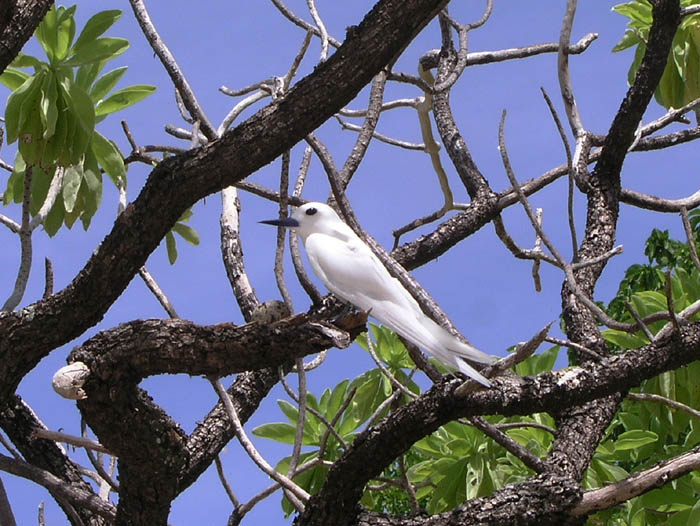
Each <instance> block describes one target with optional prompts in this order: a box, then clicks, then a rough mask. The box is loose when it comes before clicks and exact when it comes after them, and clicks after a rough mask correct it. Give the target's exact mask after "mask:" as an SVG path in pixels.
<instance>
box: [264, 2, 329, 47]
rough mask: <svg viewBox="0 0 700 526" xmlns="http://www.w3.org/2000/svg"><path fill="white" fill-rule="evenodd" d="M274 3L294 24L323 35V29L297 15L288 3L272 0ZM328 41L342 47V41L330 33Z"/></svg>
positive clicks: (317, 34)
mask: <svg viewBox="0 0 700 526" xmlns="http://www.w3.org/2000/svg"><path fill="white" fill-rule="evenodd" d="M272 3H273V4H274V5H275V7H276V8H277V9H279V11H280V13H282V14H283V15H284V16H285V17H286V18H287V19H288V20H289V21H290V22H292V23H293V24H296V25H297V26H299V27H301V28H302V29H305V30H306V31H310V32H312V33H313V34H314V35H316V36H317V37H320V36H321V31H320V30H319V29H318V28H317V27H315V26H313V25H311V24H309V23H308V22H307V21H305V20H303V19H301V18H299V17H298V16H297V15H295V14H294V13H293V12H292V11H291V10H290V9H289V8H288V7H287V6H286V5H284V3H283V2H282V1H281V0H272ZM327 38H328V43H329V44H330V45H331V46H333V47H335V48H338V47H340V44H341V42H340V41H338V40H336V39H335V38H333V37H332V36H330V35H328V36H327Z"/></svg>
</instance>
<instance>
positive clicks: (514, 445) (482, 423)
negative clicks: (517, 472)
mask: <svg viewBox="0 0 700 526" xmlns="http://www.w3.org/2000/svg"><path fill="white" fill-rule="evenodd" d="M469 422H470V423H471V424H472V425H473V426H474V427H476V428H477V429H478V430H479V431H481V432H482V433H484V434H485V435H486V436H488V437H490V438H491V439H492V440H493V441H494V442H496V443H497V444H499V445H500V446H501V447H503V448H504V449H505V450H506V451H509V452H510V453H512V454H513V455H515V456H516V457H517V458H518V459H520V461H521V462H522V463H523V464H525V465H526V466H527V467H529V468H530V469H531V470H533V471H534V472H535V473H544V472H545V471H547V469H548V467H547V463H546V462H544V461H543V460H542V459H540V458H539V457H538V456H537V455H535V454H534V453H533V452H532V451H530V450H529V449H527V448H526V447H525V446H523V445H521V444H519V443H518V442H516V441H515V440H513V439H512V438H510V437H509V436H508V435H506V434H505V433H503V432H502V431H500V430H499V429H498V428H496V427H495V426H493V425H491V424H489V423H488V422H487V421H486V420H484V419H483V418H482V417H480V416H475V417H472V418H470V419H469Z"/></svg>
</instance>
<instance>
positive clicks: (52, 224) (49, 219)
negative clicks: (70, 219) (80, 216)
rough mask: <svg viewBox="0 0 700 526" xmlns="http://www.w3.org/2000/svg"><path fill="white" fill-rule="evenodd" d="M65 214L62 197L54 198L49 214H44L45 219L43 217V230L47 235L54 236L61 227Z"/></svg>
mask: <svg viewBox="0 0 700 526" xmlns="http://www.w3.org/2000/svg"><path fill="white" fill-rule="evenodd" d="M65 214H66V211H65V210H64V208H63V199H56V202H55V203H54V205H53V207H51V210H50V211H49V214H48V215H47V216H46V219H44V230H45V231H46V233H47V234H48V235H49V237H53V236H55V235H56V232H58V229H59V228H61V225H62V224H63V219H64V218H65Z"/></svg>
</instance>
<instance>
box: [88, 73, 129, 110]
mask: <svg viewBox="0 0 700 526" xmlns="http://www.w3.org/2000/svg"><path fill="white" fill-rule="evenodd" d="M126 70H127V67H126V66H122V67H121V68H117V69H113V70H112V71H110V72H108V73H105V74H104V75H102V76H101V77H100V78H99V79H98V80H97V82H95V85H94V86H93V87H92V89H91V90H90V98H91V99H92V102H94V103H95V104H97V103H98V102H99V101H100V100H101V99H102V98H104V96H105V95H107V93H109V92H110V91H112V88H114V86H116V84H117V82H119V80H120V79H121V78H122V76H123V75H124V73H126Z"/></svg>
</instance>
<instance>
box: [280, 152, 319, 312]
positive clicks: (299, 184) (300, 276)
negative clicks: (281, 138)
mask: <svg viewBox="0 0 700 526" xmlns="http://www.w3.org/2000/svg"><path fill="white" fill-rule="evenodd" d="M311 153H312V151H311V147H310V146H307V147H306V148H305V149H304V155H303V157H302V158H301V164H300V165H299V172H298V173H297V180H296V182H295V183H294V191H293V192H292V199H298V198H299V196H300V195H301V192H302V190H303V189H304V183H305V182H306V175H307V174H308V172H309V166H310V165H311ZM292 199H290V200H289V201H290V202H291V203H292V204H294V203H293V201H292ZM280 200H281V199H280ZM297 206H299V205H297ZM289 252H290V254H291V256H292V264H293V265H294V272H295V273H296V275H297V280H299V283H300V284H301V286H302V288H303V289H304V291H305V292H306V294H307V295H308V296H309V298H311V301H312V302H313V304H314V305H320V304H321V303H322V302H323V296H322V295H321V293H320V292H319V291H318V289H317V288H316V286H315V285H314V284H313V282H312V281H311V279H310V278H309V275H308V274H307V273H306V269H305V268H304V263H303V262H302V259H301V252H300V251H299V238H298V237H297V236H294V235H291V236H289Z"/></svg>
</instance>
